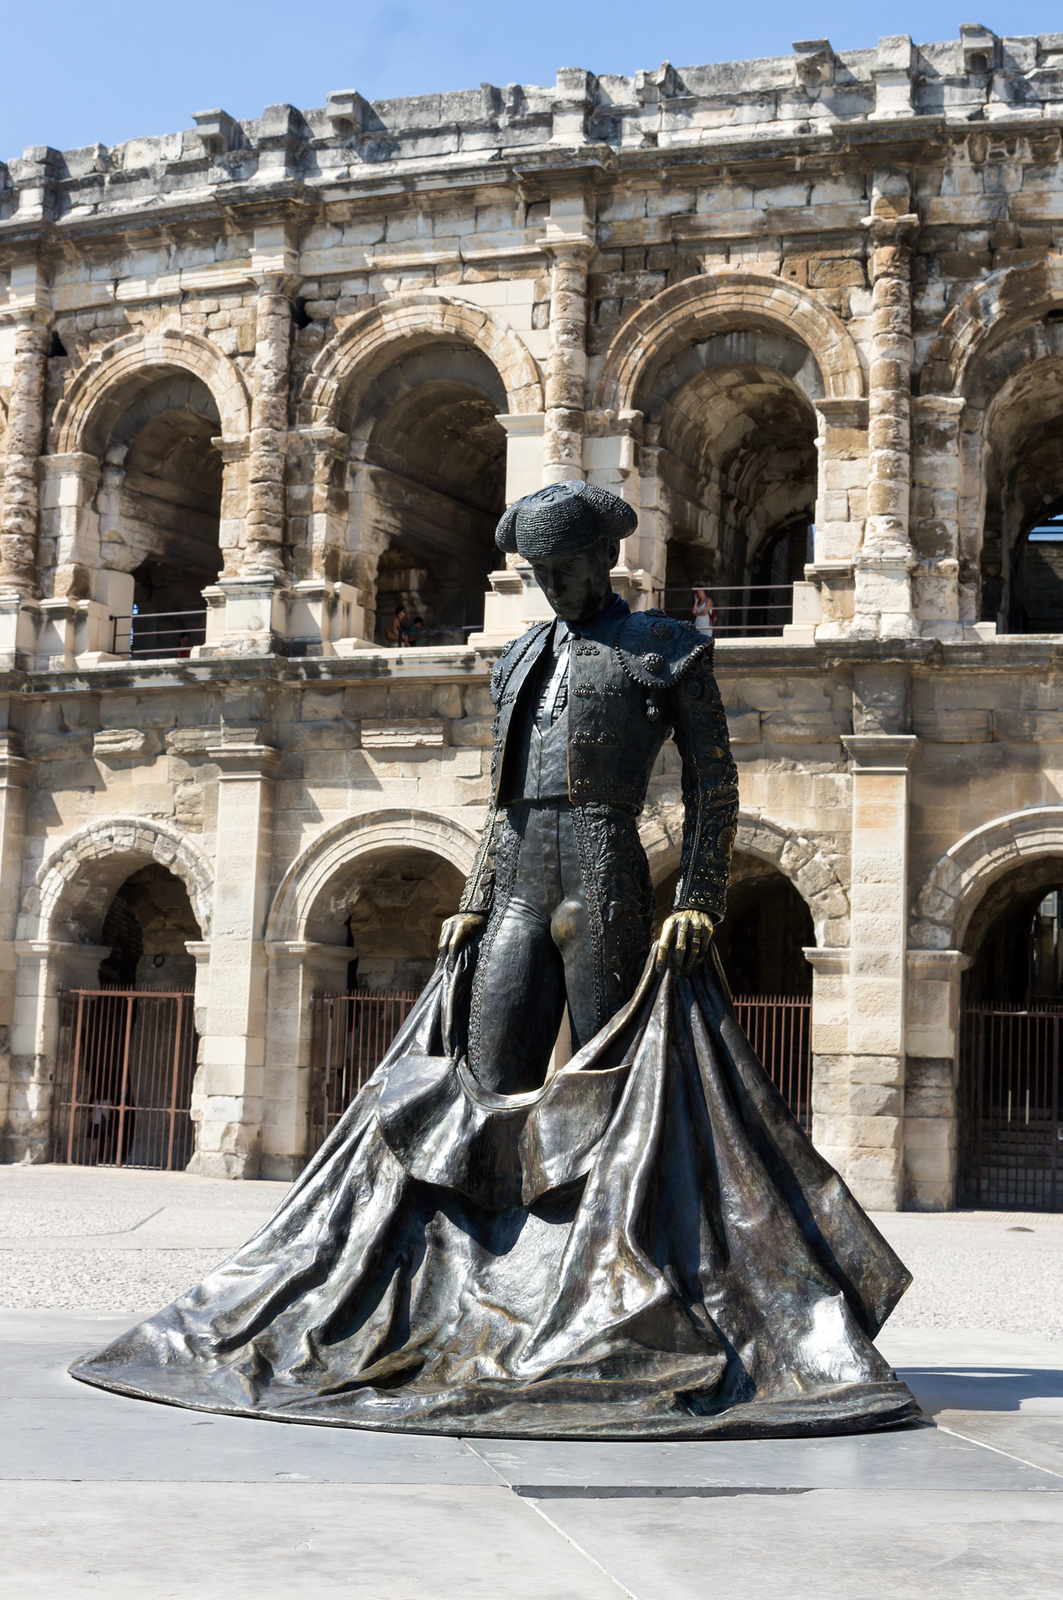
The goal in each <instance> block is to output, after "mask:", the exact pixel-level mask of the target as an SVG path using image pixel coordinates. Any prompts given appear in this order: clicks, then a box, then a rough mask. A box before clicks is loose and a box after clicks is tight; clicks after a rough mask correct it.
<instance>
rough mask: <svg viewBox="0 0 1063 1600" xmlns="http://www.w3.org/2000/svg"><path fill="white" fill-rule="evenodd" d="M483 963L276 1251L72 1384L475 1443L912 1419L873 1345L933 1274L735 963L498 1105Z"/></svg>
mask: <svg viewBox="0 0 1063 1600" xmlns="http://www.w3.org/2000/svg"><path fill="white" fill-rule="evenodd" d="M474 959H475V958H474V955H473V954H472V953H471V952H470V953H468V954H466V955H464V956H462V957H461V958H459V960H458V961H457V962H456V963H454V964H453V965H451V966H447V965H444V964H441V965H440V966H439V968H437V970H436V973H435V975H434V977H433V978H432V980H431V982H430V983H429V985H428V988H427V989H426V991H425V993H424V995H423V996H422V997H421V1000H420V1001H419V1002H418V1004H417V1006H416V1007H415V1009H414V1010H413V1011H412V1012H411V1014H410V1016H409V1018H408V1019H407V1022H406V1024H405V1026H404V1027H403V1029H402V1031H401V1033H400V1034H399V1035H398V1036H397V1038H396V1040H395V1043H394V1045H393V1047H392V1049H391V1050H390V1051H389V1052H388V1054H387V1056H386V1057H385V1059H384V1060H383V1061H382V1062H381V1064H380V1066H379V1067H378V1069H377V1071H376V1072H375V1074H374V1075H373V1077H372V1079H371V1080H370V1082H369V1083H368V1084H367V1085H366V1087H365V1088H364V1089H363V1090H362V1091H361V1093H360V1094H359V1095H358V1097H357V1099H356V1100H355V1101H354V1103H353V1104H352V1105H351V1107H350V1108H349V1110H348V1111H347V1112H346V1114H345V1116H344V1117H343V1119H342V1121H341V1122H340V1123H339V1124H338V1126H337V1127H336V1129H335V1130H334V1132H333V1133H332V1135H331V1136H330V1138H329V1139H328V1141H327V1143H326V1144H325V1145H324V1146H323V1147H322V1149H321V1150H320V1151H319V1152H318V1154H317V1155H316V1157H315V1158H314V1159H313V1161H312V1162H311V1163H310V1164H309V1166H308V1167H307V1169H306V1171H305V1172H304V1173H303V1175H302V1176H301V1178H300V1179H299V1180H298V1181H297V1182H296V1183H295V1184H294V1186H293V1187H292V1189H291V1190H290V1191H289V1193H288V1194H287V1196H286V1197H285V1199H284V1201H283V1202H282V1204H281V1206H280V1208H279V1209H278V1211H277V1212H276V1214H275V1216H274V1217H273V1218H272V1219H271V1220H270V1221H269V1222H267V1223H266V1224H265V1226H264V1227H263V1228H261V1229H260V1230H259V1232H258V1233H257V1234H256V1235H255V1236H254V1238H253V1239H251V1240H250V1241H249V1243H248V1244H246V1245H245V1246H244V1247H243V1248H242V1249H241V1250H239V1251H237V1253H236V1254H235V1255H234V1256H232V1257H231V1258H230V1259H229V1260H228V1261H227V1262H225V1263H224V1265H222V1266H220V1267H218V1268H217V1269H216V1270H215V1271H213V1272H212V1273H210V1274H209V1276H208V1277H206V1278H205V1279H204V1280H203V1282H202V1283H200V1284H198V1285H197V1286H196V1287H195V1288H194V1289H192V1290H191V1291H190V1292H189V1293H188V1294H186V1295H183V1296H182V1297H181V1298H180V1299H178V1300H176V1301H174V1303H173V1304H172V1305H171V1306H169V1307H168V1308H167V1309H166V1310H165V1311H162V1312H160V1313H159V1314H158V1315H157V1316H155V1317H152V1318H150V1319H149V1320H148V1321H147V1322H144V1323H142V1324H141V1325H140V1326H139V1327H137V1328H134V1329H132V1330H131V1331H130V1332H129V1333H127V1334H125V1335H123V1337H121V1338H120V1339H118V1340H116V1341H115V1342H114V1343H113V1344H111V1345H110V1346H108V1348H107V1349H105V1350H103V1351H101V1352H100V1353H99V1354H97V1355H94V1356H87V1357H85V1358H84V1359H83V1360H81V1361H78V1362H77V1363H75V1365H74V1366H73V1367H72V1368H71V1371H72V1372H73V1373H74V1375H75V1377H78V1378H81V1379H83V1380H84V1381H86V1382H88V1383H93V1384H97V1385H99V1386H100V1387H103V1388H107V1389H114V1390H118V1391H120V1392H121V1393H124V1394H131V1395H136V1396H141V1397H144V1398H147V1399H153V1400H161V1401H165V1402H168V1403H170V1404H174V1405H184V1406H192V1407H198V1408H201V1409H204V1410H209V1411H219V1412H227V1413H233V1414H244V1415H252V1416H259V1417H270V1418H275V1419H279V1420H282V1421H287V1422H311V1423H321V1424H328V1425H332V1426H340V1427H358V1428H385V1429H406V1430H410V1431H416V1432H434V1433H457V1434H465V1435H469V1436H475V1435H496V1436H510V1437H538V1438H597V1439H631V1438H640V1439H693V1438H703V1437H707V1436H714V1437H730V1438H742V1437H758V1436H769V1435H796V1434H813V1433H837V1432H854V1431H859V1430H864V1429H869V1428H878V1427H888V1426H894V1425H896V1424H898V1423H900V1422H904V1421H907V1420H909V1419H911V1418H914V1417H917V1416H918V1414H919V1413H918V1408H917V1407H916V1405H915V1401H914V1400H913V1398H912V1396H911V1395H910V1393H909V1391H908V1390H907V1389H906V1388H905V1386H904V1385H903V1384H902V1383H900V1382H899V1381H898V1380H897V1378H896V1376H895V1375H894V1373H893V1372H892V1371H891V1370H890V1368H889V1366H888V1364H887V1363H886V1361H885V1360H884V1359H883V1358H882V1357H881V1356H880V1355H879V1354H878V1352H877V1351H876V1350H875V1348H874V1346H873V1345H872V1342H871V1341H872V1339H873V1338H874V1336H875V1334H876V1333H877V1331H878V1329H879V1327H880V1326H881V1324H882V1323H883V1321H884V1320H885V1319H886V1317H887V1316H888V1315H889V1313H890V1311H891V1310H892V1308H893V1307H894V1305H895V1304H896V1302H897V1300H898V1299H899V1298H900V1296H901V1294H902V1293H903V1292H904V1289H905V1288H906V1287H907V1285H908V1283H909V1281H910V1279H909V1275H908V1273H907V1272H906V1271H905V1269H904V1267H903V1266H902V1264H901V1262H900V1261H899V1260H898V1259H897V1257H896V1255H895V1254H894V1253H893V1251H892V1250H891V1249H890V1247H889V1245H888V1244H887V1243H886V1241H885V1240H884V1239H883V1238H882V1236H881V1234H879V1233H878V1231H877V1230H876V1229H875V1227H874V1226H873V1224H872V1223H871V1222H870V1221H869V1219H868V1218H867V1217H866V1216H865V1214H864V1213H863V1211H862V1210H861V1209H860V1207H859V1206H858V1205H857V1203H856V1201H855V1200H854V1199H853V1197H852V1195H851V1194H850V1193H849V1191H848V1189H847V1188H846V1187H845V1185H844V1184H843V1183H842V1181H841V1179H840V1178H839V1177H838V1175H837V1174H836V1173H835V1172H834V1171H833V1169H832V1168H831V1167H830V1166H829V1165H828V1164H827V1163H826V1162H825V1161H824V1160H823V1158H822V1157H821V1156H820V1155H818V1154H817V1153H816V1151H815V1150H814V1149H813V1147H812V1145H811V1143H810V1142H809V1140H808V1139H807V1137H806V1136H805V1134H804V1133H803V1132H802V1130H801V1128H800V1127H799V1125H798V1124H797V1122H796V1121H795V1119H794V1118H793V1116H792V1115H791V1113H790V1111H789V1110H788V1108H787V1106H786V1105H785V1103H784V1101H783V1100H782V1098H781V1097H780V1096H779V1094H778V1093H777V1091H776V1090H775V1088H774V1087H773V1085H772V1084H771V1082H770V1080H769V1079H768V1077H767V1074H766V1073H765V1071H764V1069H763V1067H762V1066H761V1064H760V1063H759V1061H758V1060H757V1058H756V1056H755V1054H754V1053H753V1051H752V1049H751V1047H750V1045H749V1043H748V1041H747V1039H746V1038H745V1035H744V1034H743V1033H742V1030H741V1028H740V1027H739V1025H738V1023H737V1021H736V1020H735V1016H734V1012H733V1010H732V1008H731V1005H730V1001H729V997H728V995H727V989H726V984H725V982H724V980H723V977H722V974H721V973H720V972H719V970H718V967H717V968H707V969H704V970H703V971H701V972H699V973H698V974H697V975H696V976H694V977H692V978H684V977H680V976H678V975H676V974H675V973H674V972H672V971H670V970H669V971H666V972H665V973H664V974H663V975H662V976H660V977H658V976H657V975H656V974H655V973H654V971H653V969H652V967H651V966H648V967H647V970H646V972H645V974H644V976H643V978H642V981H641V983H640V985H639V987H638V990H637V991H636V993H635V995H634V997H633V998H632V1000H631V1001H630V1003H629V1004H628V1005H627V1006H626V1007H625V1008H624V1009H623V1010H622V1011H621V1012H620V1013H619V1014H618V1015H617V1016H616V1017H614V1018H613V1020H612V1021H611V1022H610V1023H608V1024H607V1026H606V1027H605V1028H603V1029H602V1031H601V1032H600V1033H599V1034H598V1035H597V1037H596V1038H594V1039H593V1040H591V1042H590V1043H589V1044H588V1045H587V1046H586V1047H585V1048H584V1049H583V1050H581V1051H580V1053H579V1054H578V1055H577V1056H575V1057H574V1058H573V1060H572V1061H570V1062H569V1063H568V1065H567V1066H565V1067H563V1068H562V1069H561V1070H560V1071H557V1072H555V1073H554V1074H553V1075H552V1076H551V1077H550V1078H549V1079H548V1081H547V1083H546V1085H545V1086H544V1087H543V1088H542V1089H540V1090H537V1091H536V1092H534V1093H531V1094H524V1095H516V1096H502V1095H495V1094H491V1093H488V1092H486V1091H484V1090H483V1089H482V1088H481V1087H480V1086H479V1085H478V1084H477V1083H476V1081H475V1079H474V1078H473V1077H472V1076H471V1074H470V1072H469V1068H468V1065H467V1061H466V1057H465V1037H466V1031H467V1028H466V1024H467V1018H468V1004H469V1001H468V991H469V975H470V968H471V964H472V962H473V960H474Z"/></svg>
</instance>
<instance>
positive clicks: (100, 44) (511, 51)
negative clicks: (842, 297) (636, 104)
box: [0, 0, 1063, 159]
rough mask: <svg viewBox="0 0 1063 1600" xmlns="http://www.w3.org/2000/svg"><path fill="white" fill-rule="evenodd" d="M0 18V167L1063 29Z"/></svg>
mask: <svg viewBox="0 0 1063 1600" xmlns="http://www.w3.org/2000/svg"><path fill="white" fill-rule="evenodd" d="M4 9H5V12H6V15H3V14H0V17H2V20H0V41H2V47H3V56H4V62H3V65H4V71H3V88H2V90H0V159H3V158H8V157H11V156H17V155H19V154H21V152H22V150H23V148H24V146H26V145H36V144H50V145H53V146H55V147H56V148H58V149H61V150H62V149H70V148H72V147H74V146H77V145H85V144H92V143H94V142H95V141H97V140H99V141H100V142H101V143H103V144H116V143H118V142H119V141H121V140H123V139H128V138H132V137H135V136H136V135H140V134H149V133H166V132H170V131H172V130H174V129H177V128H186V127H191V125H192V124H191V113H192V112H193V111H201V110H205V109H207V108H208V107H212V106H218V105H220V106H223V107H224V108H225V110H227V111H228V112H230V113H231V115H233V116H234V117H254V116H257V115H258V114H259V112H260V111H261V109H262V107H263V106H266V105H270V104H274V103H276V102H279V101H288V102H290V103H291V104H292V105H296V106H319V105H323V104H324V102H325V96H326V95H327V94H328V92H329V90H331V89H351V88H354V89H358V90H360V91H361V93H362V94H364V95H365V96H366V97H367V98H369V99H379V98H381V97H383V96H389V95H403V94H424V93H430V92H431V91H433V90H438V89H466V88H473V87H475V86H476V85H478V84H479V83H481V82H484V81H486V82H491V83H497V84H506V83H510V82H513V81H519V82H524V83H552V82H553V80H554V72H555V69H556V68H557V67H559V66H580V67H587V68H589V69H591V70H592V71H596V72H633V71H635V70H636V69H637V68H639V67H654V66H657V65H659V63H660V62H661V61H663V60H669V61H671V62H673V63H674V64H675V65H676V66H684V65H692V64H694V63H696V62H705V61H728V60H738V59H742V58H745V57H747V56H766V55H782V54H785V53H787V52H788V51H789V49H790V45H791V43H792V41H793V40H794V39H797V38H800V39H814V38H829V39H830V40H831V42H832V43H833V44H834V46H835V48H836V49H840V50H845V49H856V48H860V47H864V46H869V45H872V44H874V43H875V41H876V40H877V39H878V37H879V35H880V34H889V33H910V34H911V35H912V37H913V38H915V39H916V40H932V39H953V38H957V37H958V35H959V24H960V22H961V21H978V22H982V23H984V24H985V25H986V26H987V27H990V28H992V29H993V30H994V31H995V32H996V33H1000V34H1021V33H1048V32H1052V31H1055V30H1063V5H1061V4H1060V0H1006V3H1001V4H997V5H996V6H992V7H984V8H983V9H981V11H979V12H975V13H974V14H973V15H970V14H967V13H960V12H957V11H956V9H955V7H954V5H952V4H950V5H942V4H940V3H939V0H919V3H915V0H881V3H880V4H877V5H875V6H854V5H852V4H851V3H849V4H845V3H842V0H807V3H800V4H795V3H793V0H791V3H789V4H784V3H781V0H745V3H744V4H732V5H728V6H711V5H707V4H705V0H661V3H659V4H647V3H646V0H609V3H608V4H594V5H592V4H587V3H586V0H535V3H533V4H528V3H524V4H518V5H514V3H513V0H493V3H488V0H450V3H449V4H440V3H439V0H361V3H359V0H353V3H352V0H343V3H342V4H341V3H339V0H311V3H310V4H305V3H304V4H302V5H301V4H300V3H299V0H294V3H293V0H287V3H285V4H281V3H279V0H256V3H253V4H252V3H249V0H222V3H220V4H219V3H218V0H181V3H180V4H172V3H171V4H168V5H167V4H159V3H158V0H156V3H155V4H154V5H146V4H144V0H137V3H132V0H102V4H99V5H91V6H90V5H86V4H85V0H49V3H48V4H47V5H44V4H42V3H41V0H37V4H36V5H28V6H27V5H18V4H16V0H6V6H5V8H4Z"/></svg>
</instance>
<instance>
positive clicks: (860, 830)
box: [830, 733, 916, 1211]
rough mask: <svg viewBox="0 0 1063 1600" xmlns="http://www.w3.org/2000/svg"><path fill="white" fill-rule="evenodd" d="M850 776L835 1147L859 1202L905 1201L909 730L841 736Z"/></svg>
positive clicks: (887, 1204) (875, 1205)
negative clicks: (842, 1055) (842, 1065)
mask: <svg viewBox="0 0 1063 1600" xmlns="http://www.w3.org/2000/svg"><path fill="white" fill-rule="evenodd" d="M843 742H844V744H845V746H846V749H847V750H848V752H849V757H850V769H851V773H852V867H851V884H852V887H851V893H850V903H851V936H850V953H849V1030H848V1032H849V1040H848V1084H847V1086H846V1088H847V1102H848V1103H847V1105H846V1106H845V1108H844V1112H842V1111H841V1108H840V1107H839V1111H838V1113H837V1114H838V1117H839V1125H837V1126H836V1127H835V1128H834V1129H833V1132H832V1137H831V1139H830V1143H831V1145H832V1146H835V1147H842V1148H844V1150H845V1152H846V1157H845V1161H844V1163H843V1164H842V1167H841V1170H842V1175H843V1177H844V1178H845V1180H846V1182H847V1183H848V1184H849V1186H850V1188H851V1189H852V1190H853V1192H854V1194H855V1195H856V1197H857V1199H858V1200H859V1201H860V1203H861V1205H864V1206H868V1207H870V1208H871V1209H872V1210H880V1211H894V1210H898V1209H899V1208H900V1206H901V1204H902V1200H903V1173H902V1162H903V1141H904V1070H905V978H906V962H905V950H906V946H907V912H908V804H909V797H908V787H909V778H908V764H909V762H910V760H911V756H912V751H913V750H914V748H915V744H916V741H915V739H914V738H913V737H912V736H911V735H910V734H901V733H858V734H850V735H848V736H846V737H845V739H844V740H843Z"/></svg>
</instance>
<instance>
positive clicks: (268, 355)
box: [243, 272, 297, 573]
mask: <svg viewBox="0 0 1063 1600" xmlns="http://www.w3.org/2000/svg"><path fill="white" fill-rule="evenodd" d="M296 282H297V280H296V279H294V278H292V277H291V276H288V275H286V274H283V273H273V272H271V273H266V274H265V275H264V276H262V277H261V278H259V280H258V305H257V308H256V311H255V391H254V396H253V399H252V402H251V449H250V453H249V457H248V470H247V479H248V482H247V527H246V545H245V550H244V561H243V566H244V570H245V571H246V572H249V573H250V572H254V573H261V572H276V573H281V572H283V570H284V550H283V545H284V510H285V506H284V458H285V452H286V449H287V441H288V381H289V362H290V358H291V345H292V306H291V294H292V290H293V288H294V286H295V283H296Z"/></svg>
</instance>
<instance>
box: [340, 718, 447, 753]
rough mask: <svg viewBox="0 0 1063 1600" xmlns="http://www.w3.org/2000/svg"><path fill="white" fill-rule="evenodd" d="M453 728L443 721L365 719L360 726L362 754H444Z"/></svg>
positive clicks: (437, 719)
mask: <svg viewBox="0 0 1063 1600" xmlns="http://www.w3.org/2000/svg"><path fill="white" fill-rule="evenodd" d="M451 726H452V725H451V724H449V723H448V722H447V721H446V720H445V719H444V718H442V717H431V718H423V719H420V720H418V721H413V720H410V721H406V720H405V719H402V720H398V719H397V720H394V721H392V720H389V719H383V718H380V719H377V718H366V719H363V721H362V724H361V741H362V748H363V750H372V751H379V750H442V749H443V748H444V746H445V745H446V744H447V743H448V742H449V731H450V727H451Z"/></svg>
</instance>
